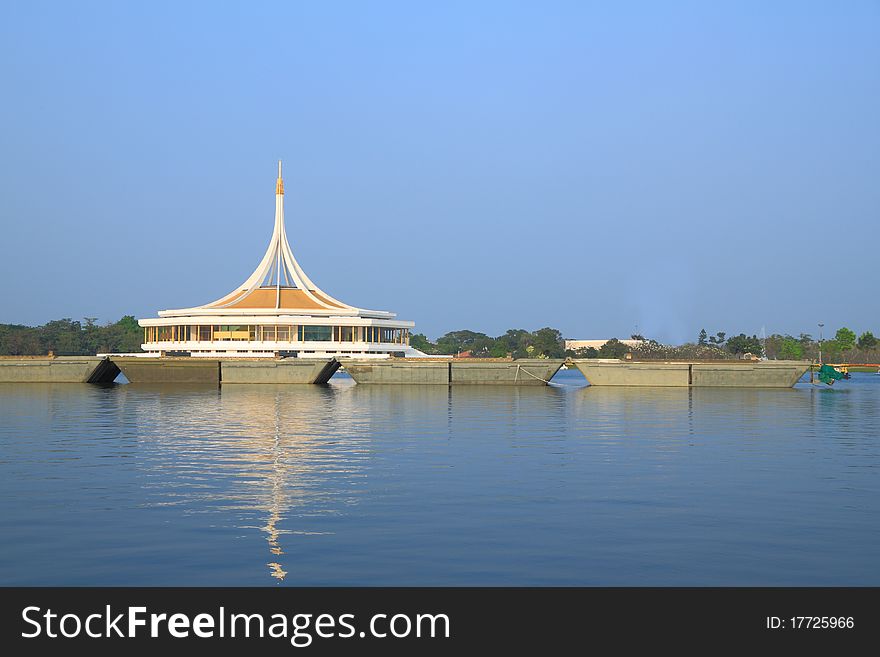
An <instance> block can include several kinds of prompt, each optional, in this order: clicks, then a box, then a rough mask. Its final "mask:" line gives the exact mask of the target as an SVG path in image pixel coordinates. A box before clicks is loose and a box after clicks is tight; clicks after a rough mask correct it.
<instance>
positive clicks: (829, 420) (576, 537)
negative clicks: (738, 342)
mask: <svg viewBox="0 0 880 657" xmlns="http://www.w3.org/2000/svg"><path fill="white" fill-rule="evenodd" d="M554 382H558V383H559V384H562V385H556V386H550V387H540V388H495V387H486V388H451V389H447V388H446V387H434V386H423V387H417V386H411V387H397V386H357V385H355V384H354V383H353V382H352V381H351V379H349V378H337V377H334V379H333V380H332V381H331V383H330V385H328V386H323V387H321V386H277V387H275V386H227V387H224V388H223V389H222V390H218V389H216V388H210V387H193V386H186V387H180V386H178V387H151V386H143V385H141V386H132V385H117V386H114V387H111V388H99V387H93V386H89V385H54V386H53V385H42V384H31V385H18V386H15V385H8V384H3V385H0V584H2V585H65V584H66V585H86V584H95V585H154V584H155V585H260V584H266V585H277V584H285V585H288V584H294V585H305V584H317V585H324V584H327V585H411V584H424V585H431V584H437V585H454V584H486V585H490V584H500V585H513V584H521V585H538V584H547V585H567V584H582V585H640V584H645V585H713V584H715V585H807V584H811V585H831V584H854V585H859V584H872V585H878V584H880V560H878V556H880V522H878V521H880V376H876V375H872V374H854V375H853V378H852V380H850V381H843V382H839V383H838V384H836V385H835V386H834V387H833V388H812V387H810V386H809V385H807V384H798V386H797V387H796V388H794V389H792V390H761V391H757V390H723V389H697V390H691V391H688V390H683V389H613V388H588V387H584V381H583V378H582V377H581V376H580V374H578V373H577V372H560V374H559V375H558V376H557V378H556V379H554Z"/></svg>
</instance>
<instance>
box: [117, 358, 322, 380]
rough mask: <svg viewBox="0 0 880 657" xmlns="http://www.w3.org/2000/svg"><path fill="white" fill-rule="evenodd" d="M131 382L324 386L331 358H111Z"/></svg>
mask: <svg viewBox="0 0 880 657" xmlns="http://www.w3.org/2000/svg"><path fill="white" fill-rule="evenodd" d="M111 360H112V361H113V362H114V363H115V364H116V365H117V366H118V367H119V369H120V370H122V373H123V374H125V377H126V378H127V379H128V380H129V382H131V383H204V384H210V385H220V384H234V383H327V381H328V380H329V379H330V377H331V376H333V373H334V372H335V371H336V370H337V369H338V368H339V363H338V362H337V361H336V360H335V359H332V358H329V359H328V358H315V359H311V358H284V359H272V358H191V357H181V358H169V357H165V358H138V357H135V356H112V357H111Z"/></svg>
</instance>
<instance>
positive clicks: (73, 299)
mask: <svg viewBox="0 0 880 657" xmlns="http://www.w3.org/2000/svg"><path fill="white" fill-rule="evenodd" d="M0 85H2V86H0V92H2V96H0V98H2V102H0V121H2V128H0V228H2V232H0V275H2V280H3V292H2V294H0V322H7V323H25V324H39V323H43V322H45V321H47V320H49V319H55V318H60V317H72V318H75V319H77V318H82V317H84V316H95V317H98V318H99V321H101V322H104V321H107V320H115V319H117V318H118V317H120V316H121V315H123V314H135V315H137V316H138V317H149V316H154V315H155V313H156V311H157V310H159V309H163V308H176V307H188V306H192V305H198V304H201V303H206V302H208V301H211V300H214V299H215V298H217V297H220V296H222V295H223V294H225V293H227V292H228V291H230V290H231V289H233V288H234V287H235V286H236V285H238V284H239V283H240V282H241V281H243V280H244V278H245V277H246V276H247V275H248V274H250V273H251V271H252V270H253V268H254V267H256V265H257V263H258V261H259V259H260V257H261V256H262V254H263V251H264V249H265V247H266V244H267V242H268V239H269V236H270V234H271V230H272V217H273V212H274V186H275V168H276V160H277V159H278V158H282V159H283V160H284V164H285V190H286V192H287V195H286V197H285V201H286V205H285V208H286V217H287V222H288V233H289V234H290V236H291V242H292V246H293V249H294V252H295V253H296V255H297V257H298V259H299V260H300V263H301V264H302V265H303V267H304V268H305V270H306V272H308V274H309V276H310V277H311V278H312V279H313V280H314V281H315V282H316V283H317V284H318V285H320V286H321V287H322V288H324V289H325V290H327V291H328V292H329V293H331V294H332V295H334V296H336V297H337V298H340V299H342V300H344V301H346V302H348V303H351V304H354V305H358V306H362V307H367V308H376V309H383V310H392V311H395V312H397V313H398V316H399V317H400V318H401V319H411V320H414V321H415V322H416V326H417V330H419V331H422V332H424V333H426V334H427V335H428V336H429V337H432V338H435V337H437V336H438V335H440V334H442V333H445V332H446V331H450V330H456V329H462V328H470V329H473V330H479V331H484V332H486V333H489V334H491V335H497V334H499V333H502V332H503V331H505V330H506V329H508V328H514V327H515V328H527V329H536V328H540V327H542V326H553V327H556V328H559V329H560V330H562V332H563V333H564V334H565V336H566V337H572V338H607V337H611V336H618V337H626V336H628V335H629V334H630V333H632V332H634V331H635V330H636V327H638V330H639V331H640V332H642V333H644V334H646V335H648V336H649V337H656V338H658V339H662V340H667V341H682V340H686V339H691V340H693V339H695V338H696V335H697V332H698V331H699V330H700V329H701V328H703V327H705V328H706V329H707V330H708V331H709V332H710V333H714V332H716V331H726V332H727V333H728V334H731V333H739V332H743V331H744V332H747V333H759V332H760V331H761V328H762V327H765V328H766V331H767V333H768V334H769V333H772V332H792V333H798V332H801V331H806V332H810V333H813V334H814V335H815V334H816V332H817V328H816V324H817V322H820V321H824V322H825V324H826V329H825V331H826V333H827V332H829V330H830V331H833V330H834V329H836V328H837V327H838V326H840V325H848V326H850V327H851V328H853V329H854V330H856V331H858V332H861V331H863V330H866V329H870V330H873V331H875V332H876V333H880V316H878V307H880V304H878V302H877V292H878V281H880V264H878V263H880V260H878V256H880V243H878V239H877V232H878V226H880V3H878V2H876V1H874V2H858V1H847V2H805V1H803V0H800V1H797V2H763V1H760V2H693V3H690V2H662V3H659V2H596V3H588V2H570V3H569V2H540V3H539V2H528V3H526V2H522V3H517V2H474V1H469V2H435V3H426V2H399V3H391V2H311V3H305V2H296V3H295V2H278V3H269V2H262V3H256V2H254V3H245V2H240V3H219V2H211V3H204V4H198V3H189V2H187V3H183V2H172V3H159V2H144V3H121V2H120V3H115V2H108V3H96V2H75V3H61V2H58V3H41V2H16V3H12V2H5V3H3V4H2V8H0Z"/></svg>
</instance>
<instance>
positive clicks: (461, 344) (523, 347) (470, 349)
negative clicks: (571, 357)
mask: <svg viewBox="0 0 880 657" xmlns="http://www.w3.org/2000/svg"><path fill="white" fill-rule="evenodd" d="M409 343H410V346H411V347H413V348H415V349H418V350H419V351H423V352H425V353H426V354H432V355H449V356H455V355H457V354H467V355H470V356H472V357H474V358H507V357H513V358H563V357H564V356H565V347H564V344H565V341H564V340H563V339H562V333H561V332H560V331H559V330H557V329H555V328H550V327H545V328H542V329H538V330H537V331H526V330H525V329H509V330H508V331H507V332H506V333H504V334H503V335H499V336H497V337H490V336H488V335H486V334H485V333H479V332H476V331H467V330H463V331H450V332H449V333H446V334H445V335H442V336H440V337H439V338H437V340H436V342H431V341H430V340H428V338H426V337H425V336H424V335H423V334H421V333H415V334H413V335H411V336H410V341H409Z"/></svg>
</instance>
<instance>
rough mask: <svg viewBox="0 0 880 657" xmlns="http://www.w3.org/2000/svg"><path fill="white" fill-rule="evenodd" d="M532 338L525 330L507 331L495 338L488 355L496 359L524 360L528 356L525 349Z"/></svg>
mask: <svg viewBox="0 0 880 657" xmlns="http://www.w3.org/2000/svg"><path fill="white" fill-rule="evenodd" d="M532 338H533V336H532V334H531V333H530V332H529V331H526V330H525V329H508V330H507V332H506V333H505V334H504V335H499V336H498V337H497V338H495V344H494V345H493V347H492V350H491V351H490V353H491V354H492V355H493V356H495V357H497V358H503V357H505V356H513V357H514V358H525V357H526V356H528V353H527V351H526V347H528V346H529V345H530V344H531V341H532Z"/></svg>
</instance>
